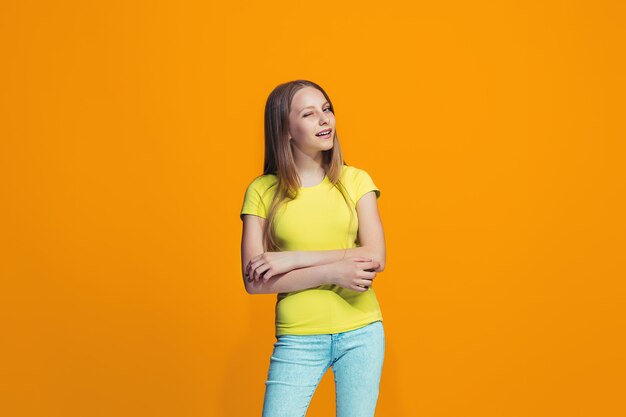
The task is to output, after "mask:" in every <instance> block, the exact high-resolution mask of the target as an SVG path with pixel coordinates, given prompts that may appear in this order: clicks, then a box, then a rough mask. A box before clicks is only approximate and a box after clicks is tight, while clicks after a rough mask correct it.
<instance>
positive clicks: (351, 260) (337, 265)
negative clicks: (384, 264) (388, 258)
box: [330, 256, 380, 292]
mask: <svg viewBox="0 0 626 417" xmlns="http://www.w3.org/2000/svg"><path fill="white" fill-rule="evenodd" d="M332 266H333V268H332V270H331V274H330V284H334V285H338V286H340V287H343V288H347V289H349V290H353V291H358V292H365V291H367V289H368V288H369V287H371V286H372V280H373V279H374V277H376V271H375V269H378V268H379V267H380V262H376V261H372V260H371V259H370V258H365V257H363V256H352V257H348V258H344V259H342V260H340V261H336V262H333V265H332Z"/></svg>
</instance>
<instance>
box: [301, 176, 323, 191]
mask: <svg viewBox="0 0 626 417" xmlns="http://www.w3.org/2000/svg"><path fill="white" fill-rule="evenodd" d="M329 182H330V179H329V178H328V174H326V175H324V179H323V180H322V182H320V183H317V184H315V185H311V186H310V187H300V188H299V190H300V191H304V192H306V191H311V190H316V189H318V188H320V187H322V186H323V185H324V184H328V183H329Z"/></svg>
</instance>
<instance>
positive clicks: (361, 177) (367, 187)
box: [354, 169, 380, 202]
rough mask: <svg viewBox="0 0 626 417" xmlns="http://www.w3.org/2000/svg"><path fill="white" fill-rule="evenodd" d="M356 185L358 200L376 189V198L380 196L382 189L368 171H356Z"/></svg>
mask: <svg viewBox="0 0 626 417" xmlns="http://www.w3.org/2000/svg"><path fill="white" fill-rule="evenodd" d="M354 186H355V193H354V194H355V197H356V199H355V201H356V202H358V201H359V199H360V198H361V197H363V196H364V195H365V194H366V193H368V192H369V191H374V193H376V198H379V197H380V190H379V189H378V187H377V186H376V184H374V181H373V180H372V177H370V175H369V174H368V173H367V171H365V170H362V169H358V170H357V171H356V175H355V178H354Z"/></svg>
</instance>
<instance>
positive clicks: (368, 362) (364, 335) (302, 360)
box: [263, 321, 385, 417]
mask: <svg viewBox="0 0 626 417" xmlns="http://www.w3.org/2000/svg"><path fill="white" fill-rule="evenodd" d="M276 339H277V340H276V343H274V350H273V352H272V356H271V358H270V367H269V372H268V375H267V380H266V381H265V398H264V403H263V417H304V416H305V415H306V412H307V409H308V408H309V403H310V401H311V398H312V397H313V393H314V392H315V389H316V388H317V386H318V384H319V382H320V381H321V379H322V377H323V376H324V374H325V373H326V371H327V370H328V368H329V367H332V369H333V374H334V377H335V393H336V414H337V417H372V416H374V411H375V409H376V402H377V401H378V390H379V386H380V377H381V374H382V367H383V360H384V355H385V333H384V328H383V323H382V321H375V322H373V323H370V324H368V325H365V326H363V327H360V328H358V329H355V330H350V331H347V332H342V333H334V334H316V335H281V336H277V338H276Z"/></svg>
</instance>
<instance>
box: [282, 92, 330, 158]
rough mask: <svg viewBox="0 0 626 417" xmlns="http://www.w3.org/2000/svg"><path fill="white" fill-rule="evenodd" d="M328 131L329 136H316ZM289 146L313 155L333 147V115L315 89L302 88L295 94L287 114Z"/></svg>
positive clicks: (327, 104) (320, 94)
mask: <svg viewBox="0 0 626 417" xmlns="http://www.w3.org/2000/svg"><path fill="white" fill-rule="evenodd" d="M328 129H330V134H327V135H322V136H318V135H316V133H322V132H323V131H326V130H328ZM289 136H290V137H291V144H292V145H293V146H295V147H297V148H298V149H299V150H301V151H302V152H303V153H306V154H310V155H314V154H315V153H317V152H319V151H325V150H328V149H331V148H332V147H333V140H334V137H335V115H334V114H333V113H332V111H331V110H330V104H329V103H328V101H326V97H324V94H322V92H321V91H319V90H318V89H316V88H313V87H304V88H301V89H300V90H298V91H297V92H296V94H295V95H294V96H293V100H292V101H291V111H290V113H289Z"/></svg>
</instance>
